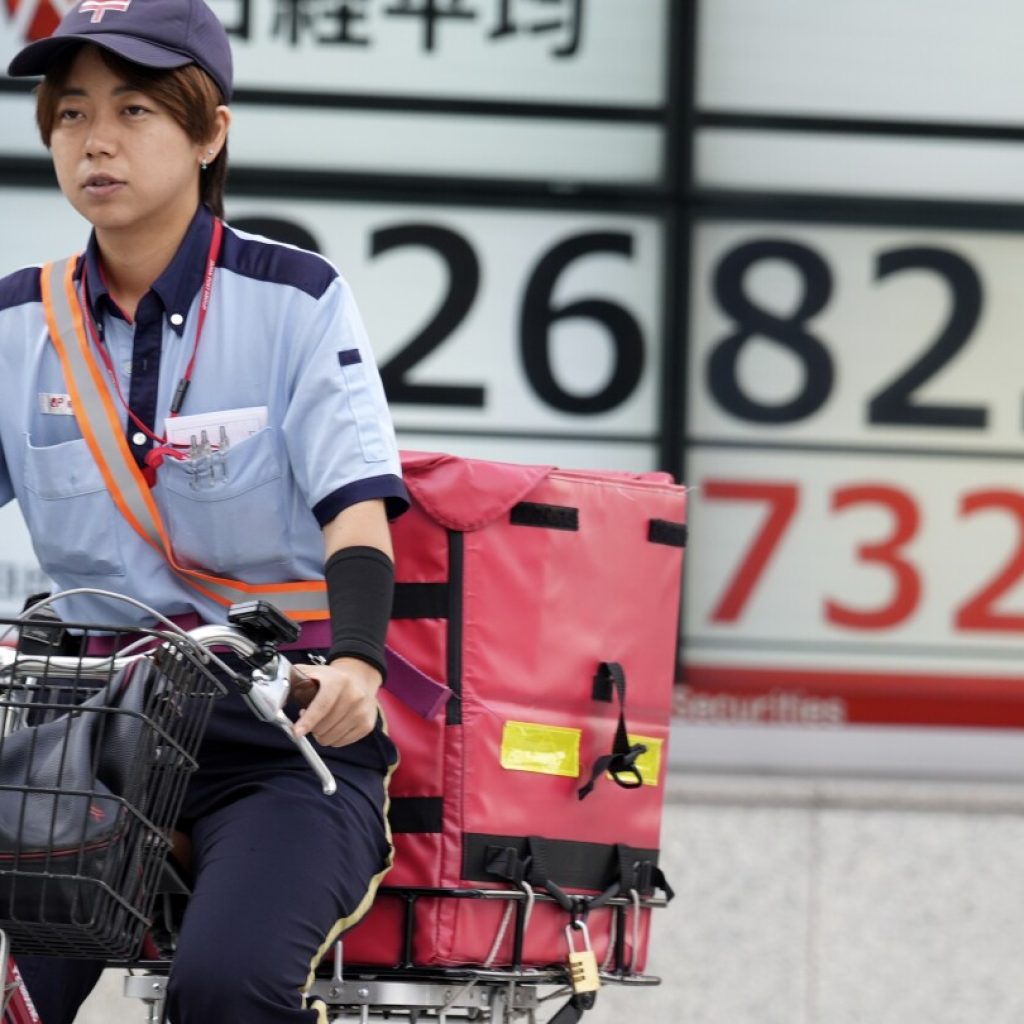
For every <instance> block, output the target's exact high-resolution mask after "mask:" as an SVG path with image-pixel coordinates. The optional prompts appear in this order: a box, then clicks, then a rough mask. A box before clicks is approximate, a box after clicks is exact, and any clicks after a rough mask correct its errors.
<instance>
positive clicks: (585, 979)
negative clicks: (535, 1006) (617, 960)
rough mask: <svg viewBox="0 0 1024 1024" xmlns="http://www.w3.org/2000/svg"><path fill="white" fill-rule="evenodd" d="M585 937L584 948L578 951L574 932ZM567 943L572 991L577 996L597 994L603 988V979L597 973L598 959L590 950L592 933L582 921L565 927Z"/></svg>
mask: <svg viewBox="0 0 1024 1024" xmlns="http://www.w3.org/2000/svg"><path fill="white" fill-rule="evenodd" d="M574 929H575V930H576V931H579V932H581V933H582V935H583V948H582V949H576V947H575V945H574V944H573V937H572V933H573V930H574ZM565 941H566V943H567V945H568V946H569V980H570V982H571V983H572V990H573V992H575V993H576V994H577V995H579V994H581V993H584V992H596V991H597V990H598V989H599V988H600V987H601V978H600V975H599V974H598V971H597V957H596V956H595V955H594V951H593V950H592V949H591V948H590V932H589V931H587V926H586V925H585V924H584V923H583V922H582V921H574V922H573V923H572V924H567V925H566V926H565Z"/></svg>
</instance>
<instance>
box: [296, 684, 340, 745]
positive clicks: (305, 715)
mask: <svg viewBox="0 0 1024 1024" xmlns="http://www.w3.org/2000/svg"><path fill="white" fill-rule="evenodd" d="M333 703H334V702H333V701H332V699H331V697H330V696H329V695H328V693H327V691H325V690H324V689H323V688H320V689H319V690H318V691H317V694H316V696H315V697H314V698H313V699H312V700H311V701H310V702H309V704H308V705H307V706H306V707H305V708H303V710H302V712H301V713H300V715H299V720H298V721H297V722H296V723H295V725H294V726H293V727H292V732H293V733H294V734H295V735H296V736H299V737H302V736H306V735H308V734H309V733H311V732H312V733H315V731H316V729H317V726H319V725H320V723H321V721H323V720H324V718H325V717H326V716H327V713H328V712H329V711H330V710H331V705H332V704H333Z"/></svg>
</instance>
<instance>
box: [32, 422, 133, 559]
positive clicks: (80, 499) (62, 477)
mask: <svg viewBox="0 0 1024 1024" xmlns="http://www.w3.org/2000/svg"><path fill="white" fill-rule="evenodd" d="M24 481H25V487H24V494H23V496H22V506H23V508H22V511H23V512H24V515H25V522H26V523H27V524H28V528H29V533H30V534H31V535H32V546H33V548H34V549H35V552H36V557H37V558H38V559H39V562H40V564H41V565H42V567H43V569H44V570H45V571H46V573H47V574H48V575H50V576H52V577H53V578H55V579H59V578H61V577H62V576H66V575H67V574H68V573H71V574H73V575H75V576H123V575H124V569H125V566H124V558H123V557H122V554H121V548H120V543H119V541H118V538H117V527H116V525H115V524H116V519H115V517H120V512H118V511H117V506H115V504H114V499H113V498H112V497H111V496H110V492H109V491H108V490H107V488H106V485H105V484H104V482H103V477H102V475H101V474H100V470H99V467H98V466H97V465H96V463H95V461H94V460H93V457H92V454H91V453H90V451H89V448H88V445H87V444H86V443H85V441H84V440H83V439H81V438H78V439H76V440H74V441H65V442H64V443H62V444H54V445H48V446H46V447H44V448H37V447H35V446H34V445H33V444H32V442H31V440H30V439H29V436H28V435H27V434H26V435H25V477H24Z"/></svg>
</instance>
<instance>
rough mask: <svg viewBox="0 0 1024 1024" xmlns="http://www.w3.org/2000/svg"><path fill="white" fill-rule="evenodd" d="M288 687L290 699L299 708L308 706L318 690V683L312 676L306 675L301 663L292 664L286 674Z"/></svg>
mask: <svg viewBox="0 0 1024 1024" xmlns="http://www.w3.org/2000/svg"><path fill="white" fill-rule="evenodd" d="M288 689H289V693H290V695H291V698H292V700H294V701H295V703H296V704H298V705H299V707H300V708H308V707H309V705H310V703H312V700H313V698H314V697H315V696H316V695H317V693H319V692H320V684H319V683H318V682H317V681H316V680H315V679H314V678H313V677H312V676H307V675H306V673H305V672H303V670H302V666H301V665H292V668H291V672H290V673H289V675H288Z"/></svg>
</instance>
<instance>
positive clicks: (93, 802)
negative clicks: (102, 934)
mask: <svg viewBox="0 0 1024 1024" xmlns="http://www.w3.org/2000/svg"><path fill="white" fill-rule="evenodd" d="M159 678H160V675H159V672H156V671H154V670H153V666H152V665H151V664H149V663H145V662H140V663H137V664H135V665H132V666H130V667H129V668H127V669H124V670H122V671H121V672H119V673H118V674H117V675H115V676H114V677H113V678H112V679H111V680H110V682H109V683H107V684H106V685H105V686H104V687H103V688H102V689H101V690H99V691H98V692H96V693H94V694H92V695H91V696H90V697H88V699H86V700H84V701H81V703H74V705H73V707H70V708H69V710H67V711H66V712H63V713H62V708H61V707H60V706H59V705H61V704H63V703H66V697H65V701H61V700H60V697H59V695H58V696H57V699H56V700H54V695H55V692H57V693H58V694H59V691H60V687H48V688H47V691H46V698H47V700H46V702H47V704H49V705H50V706H51V707H52V703H56V704H57V705H58V707H56V708H54V709H53V710H51V711H49V713H48V714H47V713H46V712H43V714H44V715H45V716H46V717H50V716H52V715H57V716H58V717H50V720H48V721H44V722H42V723H41V724H35V725H26V726H23V727H22V728H20V729H18V730H17V731H16V732H14V733H12V734H11V735H9V736H7V737H5V738H4V739H3V740H2V742H0V919H3V920H5V921H24V922H40V923H46V924H57V925H60V924H69V923H87V922H89V921H90V920H91V919H92V918H93V916H94V914H95V909H96V897H97V896H98V895H99V893H100V892H101V890H102V889H106V888H107V887H110V888H111V889H113V891H114V892H118V893H120V894H121V895H124V890H125V888H126V886H127V887H129V888H130V886H131V884H132V880H131V878H130V877H129V876H130V874H131V873H132V872H133V862H135V861H136V859H137V854H136V853H135V852H133V851H132V850H131V849H130V845H131V844H129V843H127V842H126V841H125V840H126V836H127V834H128V832H129V831H133V832H134V831H137V829H136V828H134V827H133V825H134V822H135V821H137V820H138V813H139V812H140V810H141V811H144V809H143V808H140V806H139V804H140V797H141V795H142V792H141V791H142V783H143V781H144V777H145V771H144V768H145V766H146V765H147V764H151V763H152V759H153V756H154V747H155V733H154V731H153V729H152V728H151V725H150V722H149V719H148V718H147V717H146V716H145V715H144V711H145V705H146V701H147V699H149V698H151V697H152V696H153V694H152V686H151V685H150V684H151V681H152V680H153V679H159ZM51 702H52V703H51ZM135 871H136V873H137V868H136V869H135ZM83 879H84V880H87V881H83ZM129 899H130V897H129Z"/></svg>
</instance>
